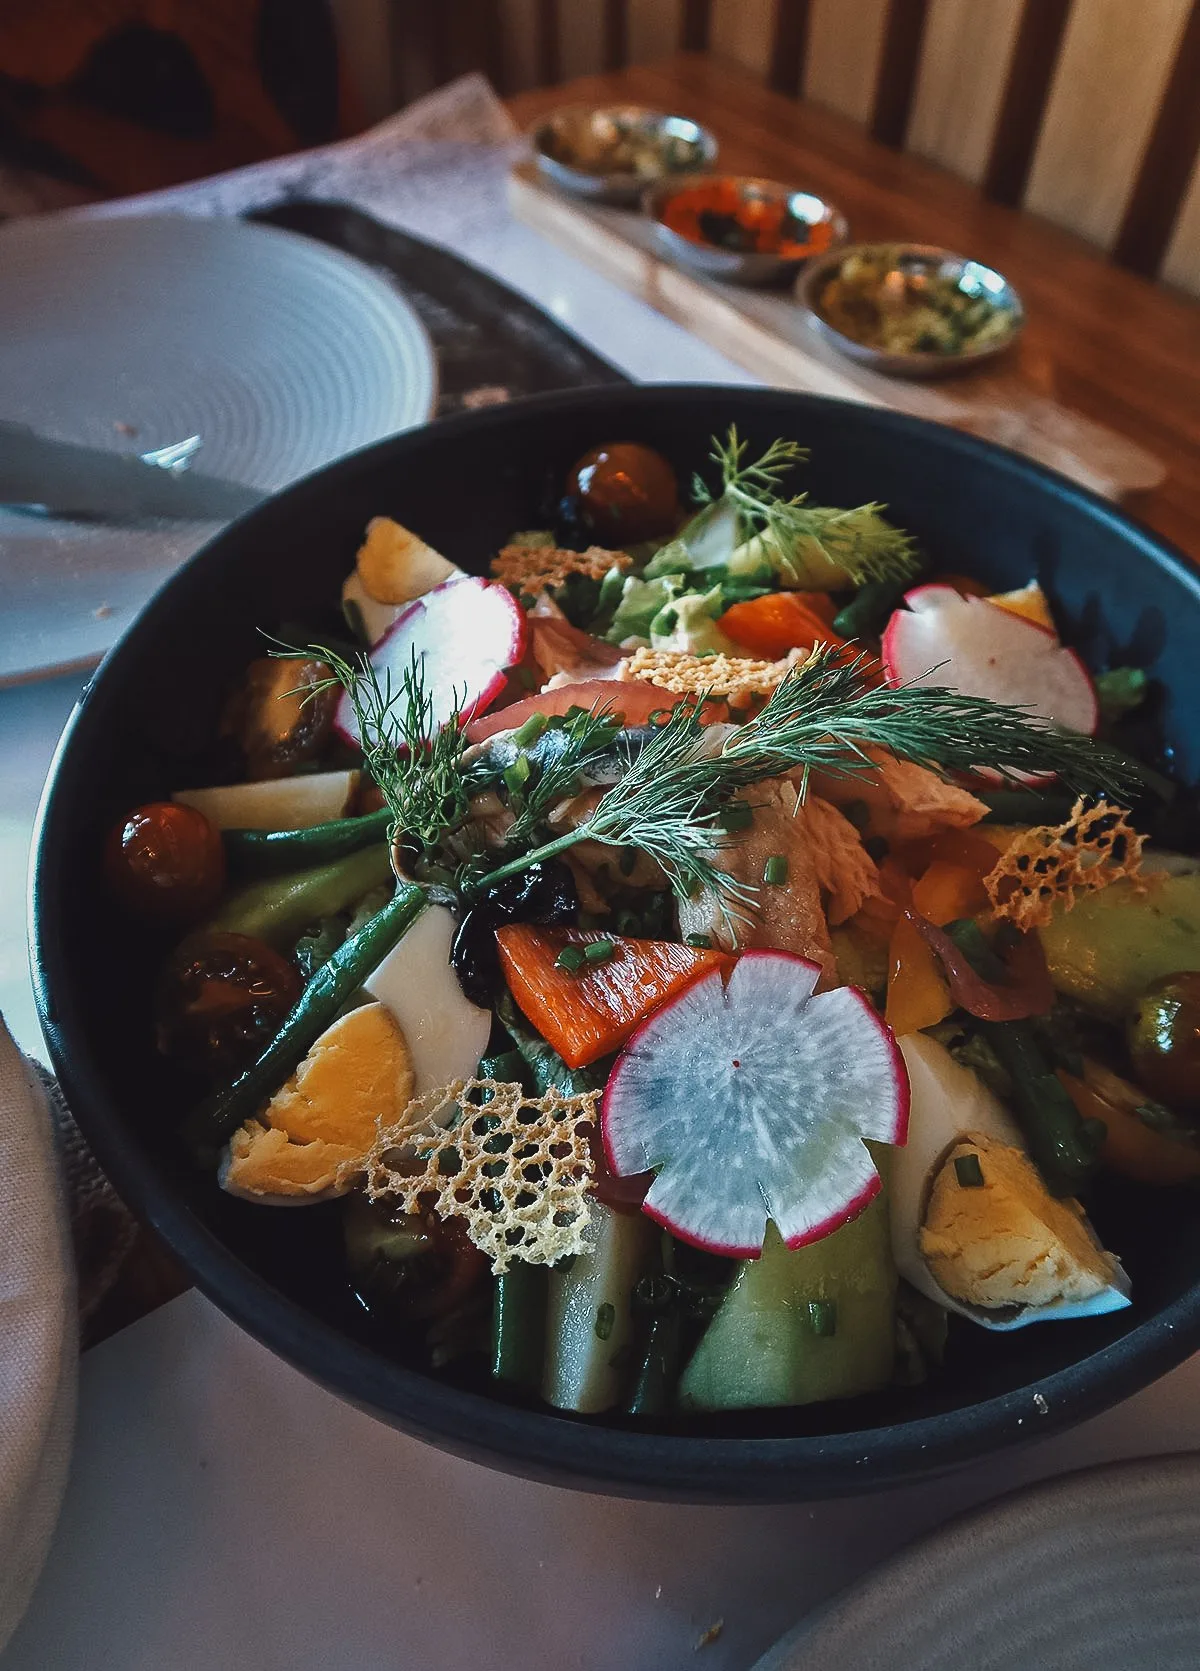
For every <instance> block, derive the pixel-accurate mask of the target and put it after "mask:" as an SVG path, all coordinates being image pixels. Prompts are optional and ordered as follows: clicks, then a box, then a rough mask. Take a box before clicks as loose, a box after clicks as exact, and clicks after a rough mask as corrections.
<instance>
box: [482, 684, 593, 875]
mask: <svg viewBox="0 0 1200 1671" xmlns="http://www.w3.org/2000/svg"><path fill="white" fill-rule="evenodd" d="M620 736H621V716H620V715H619V714H618V713H616V712H614V710H613V707H612V704H611V703H608V702H606V703H603V704H602V705H599V706H597V707H594V708H590V709H588V708H576V709H575V710H574V711H573V712H571V713H568V714H567V715H565V716H564V718H563V723H562V725H561V726H559V727H558V728H557V729H556V731H554V732H553V733H548V734H547V737H546V739H545V740H544V741H543V745H542V746H541V747H540V748H539V747H537V746H536V745H535V749H534V760H535V763H534V764H533V765H532V768H531V770H530V775H529V777H528V779H527V780H526V781H525V782H524V783H521V784H519V785H518V786H517V787H516V788H514V787H513V783H512V781H511V780H510V779H509V778H508V777H507V776H506V778H505V782H506V784H507V785H508V805H509V811H510V812H511V813H512V814H513V824H512V828H511V829H510V830H509V832H508V834H507V836H506V837H505V846H506V847H512V848H520V847H522V846H524V845H526V844H528V843H529V842H531V841H535V840H538V839H540V837H541V836H542V835H543V834H544V827H545V823H546V819H547V817H548V815H549V814H550V813H551V812H552V811H553V809H554V808H555V807H556V806H558V805H559V804H560V803H561V802H563V801H567V800H570V798H571V797H572V796H573V795H576V794H578V793H579V790H580V788H581V787H582V784H581V780H582V778H583V777H584V776H585V775H586V773H587V771H588V769H589V767H591V766H594V765H596V764H597V763H598V761H599V760H600V757H601V756H602V755H604V754H607V753H608V752H609V751H610V750H611V749H612V748H613V746H614V744H616V742H617V739H618V738H619V737H620ZM551 738H552V739H553V746H546V744H547V742H548V741H549V740H550V739H551ZM527 758H528V757H527Z"/></svg>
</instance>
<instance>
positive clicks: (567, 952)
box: [554, 946, 585, 974]
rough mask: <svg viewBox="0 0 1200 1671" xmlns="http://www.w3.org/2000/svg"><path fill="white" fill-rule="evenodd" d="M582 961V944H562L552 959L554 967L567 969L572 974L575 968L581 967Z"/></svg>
mask: <svg viewBox="0 0 1200 1671" xmlns="http://www.w3.org/2000/svg"><path fill="white" fill-rule="evenodd" d="M584 961H585V959H584V955H583V948H582V946H564V947H563V949H562V951H560V952H559V954H558V956H557V957H556V958H555V959H554V967H555V968H556V969H569V970H570V971H571V973H572V974H574V973H575V971H576V970H577V969H582V968H583V965H584Z"/></svg>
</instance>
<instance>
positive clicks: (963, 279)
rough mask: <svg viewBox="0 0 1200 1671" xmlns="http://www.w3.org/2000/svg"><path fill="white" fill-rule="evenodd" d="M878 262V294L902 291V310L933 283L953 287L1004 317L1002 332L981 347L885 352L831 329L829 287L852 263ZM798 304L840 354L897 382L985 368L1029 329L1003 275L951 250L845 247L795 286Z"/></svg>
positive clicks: (919, 246) (813, 266)
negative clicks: (948, 283)
mask: <svg viewBox="0 0 1200 1671" xmlns="http://www.w3.org/2000/svg"><path fill="white" fill-rule="evenodd" d="M856 257H857V258H861V259H866V260H874V261H878V262H879V264H880V266H881V269H882V271H881V273H880V276H879V279H878V284H877V287H876V288H877V290H878V292H880V293H884V292H885V288H886V287H894V289H895V290H896V291H897V292H899V300H900V303H901V305H902V306H906V305H908V304H907V297H908V295H909V294H911V292H912V291H913V290H914V289H915V290H916V291H917V292H918V293H919V291H920V288H921V286H922V285H923V284H928V283H929V282H930V281H931V280H940V281H946V280H949V281H951V283H952V284H953V286H954V288H955V290H956V291H958V292H959V293H960V294H961V295H963V296H965V297H967V298H969V299H971V300H973V301H986V302H988V303H989V304H990V306H991V308H992V310H993V311H994V312H995V313H997V314H999V315H1001V316H1002V321H1001V323H1002V325H1003V328H1002V329H1000V330H999V331H998V332H997V334H995V335H992V336H989V337H988V338H987V339H986V340H985V341H982V342H974V343H973V342H971V341H970V340H969V339H968V340H967V341H966V342H965V343H964V344H963V346H962V347H960V348H956V349H951V350H947V349H945V348H936V347H929V348H911V349H904V350H898V349H885V348H879V347H876V346H874V345H873V344H871V343H868V342H861V341H859V340H858V339H857V338H855V337H852V336H849V335H847V333H846V332H845V331H843V330H840V329H839V328H838V327H837V326H836V325H834V324H832V323H831V321H830V319H829V317H828V312H827V305H826V303H825V296H826V292H827V290H828V288H829V285H830V283H831V282H832V281H833V280H834V279H835V278H837V277H838V276H839V274H840V273H841V272H842V270H843V268H844V266H845V264H846V263H847V262H848V261H850V260H852V259H854V258H856ZM867 294H869V292H868V293H867ZM796 296H797V299H798V300H799V301H800V302H802V303H803V305H804V306H805V307H806V308H807V309H808V312H809V323H810V325H811V326H812V328H813V329H814V330H816V331H818V332H819V333H820V335H821V336H823V337H824V338H825V339H826V341H828V342H831V343H832V344H833V346H834V347H835V348H837V349H838V350H839V351H840V352H841V353H843V354H845V355H847V356H848V357H849V358H850V359H852V360H858V361H859V362H860V363H861V364H862V365H867V366H871V367H873V368H874V369H875V370H876V371H883V372H887V373H888V374H889V375H891V376H894V377H945V376H947V375H949V374H950V373H953V372H958V371H966V370H968V369H969V368H970V367H971V366H977V365H981V364H983V362H984V361H986V360H991V359H994V358H995V357H996V355H997V354H1003V353H1005V352H1006V350H1007V349H1009V348H1011V347H1012V345H1013V343H1014V342H1015V341H1016V340H1017V338H1018V337H1019V336H1020V334H1021V331H1022V329H1023V328H1024V325H1025V309H1024V307H1023V305H1022V302H1021V298H1020V296H1018V294H1017V292H1016V291H1015V290H1014V289H1013V287H1012V285H1011V284H1010V283H1009V282H1008V280H1007V279H1006V278H1005V277H1004V275H1003V274H1002V273H998V272H996V271H995V270H994V268H991V267H985V266H984V265H983V264H982V263H981V262H979V261H970V260H968V259H967V257H966V256H962V255H956V254H955V253H954V252H953V250H948V249H942V248H941V247H940V246H939V245H937V244H847V245H845V246H844V247H843V248H842V249H839V250H834V251H832V252H831V253H830V254H829V255H826V256H823V257H822V258H821V259H820V260H818V261H814V262H813V263H812V264H811V265H810V266H809V267H808V268H807V269H806V271H805V272H803V273H802V274H801V275H800V277H799V279H798V280H797V283H796Z"/></svg>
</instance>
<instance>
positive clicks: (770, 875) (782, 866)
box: [763, 853, 788, 888]
mask: <svg viewBox="0 0 1200 1671" xmlns="http://www.w3.org/2000/svg"><path fill="white" fill-rule="evenodd" d="M787 879H788V862H787V860H786V859H785V858H784V856H783V854H782V853H772V854H771V857H770V858H769V859H768V860H767V862H766V864H765V865H764V866H763V881H764V882H765V883H766V884H767V886H768V887H769V888H781V887H782V886H783V884H784V883H785V882H786V881H787Z"/></svg>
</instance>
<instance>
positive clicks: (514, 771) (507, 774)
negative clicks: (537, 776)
mask: <svg viewBox="0 0 1200 1671" xmlns="http://www.w3.org/2000/svg"><path fill="white" fill-rule="evenodd" d="M529 772H530V765H529V756H528V755H527V754H518V756H517V758H516V759H515V760H514V761H513V763H512V765H511V766H506V767H505V768H504V783H505V787H506V788H507V789H508V792H509V794H511V795H519V794H520V793H521V791H522V789H524V787H525V785H526V784H527V783H528V782H529Z"/></svg>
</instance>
